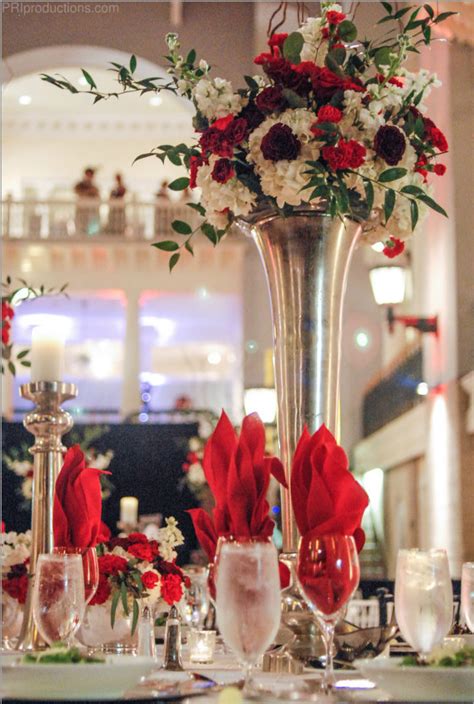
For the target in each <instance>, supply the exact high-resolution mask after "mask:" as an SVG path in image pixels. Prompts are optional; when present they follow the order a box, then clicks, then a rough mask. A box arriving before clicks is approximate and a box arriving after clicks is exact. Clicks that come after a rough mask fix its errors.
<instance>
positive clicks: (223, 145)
mask: <svg viewBox="0 0 474 704" xmlns="http://www.w3.org/2000/svg"><path fill="white" fill-rule="evenodd" d="M199 142H200V145H201V148H202V150H203V151H204V152H211V154H217V156H223V157H231V156H232V155H233V153H234V148H233V145H232V143H231V142H230V141H229V139H228V138H227V135H226V133H225V132H221V131H220V130H217V129H214V128H213V127H210V128H209V129H208V130H206V131H205V132H204V133H203V134H202V136H201V139H200V140H199Z"/></svg>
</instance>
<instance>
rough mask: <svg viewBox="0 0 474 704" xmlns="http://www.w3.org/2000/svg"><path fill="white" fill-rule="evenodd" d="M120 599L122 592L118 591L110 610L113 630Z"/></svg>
mask: <svg viewBox="0 0 474 704" xmlns="http://www.w3.org/2000/svg"><path fill="white" fill-rule="evenodd" d="M119 599H120V592H119V591H118V590H117V591H116V592H115V593H114V595H113V597H112V605H111V609H110V625H111V626H112V628H113V627H114V626H115V615H116V613H117V606H118V603H119Z"/></svg>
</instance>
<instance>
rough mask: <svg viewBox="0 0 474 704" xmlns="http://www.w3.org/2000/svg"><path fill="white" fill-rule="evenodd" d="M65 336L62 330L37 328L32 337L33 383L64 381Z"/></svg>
mask: <svg viewBox="0 0 474 704" xmlns="http://www.w3.org/2000/svg"><path fill="white" fill-rule="evenodd" d="M63 376H64V335H63V334H62V332H61V330H57V329H53V328H48V327H37V328H33V333H32V337H31V381H62V380H63Z"/></svg>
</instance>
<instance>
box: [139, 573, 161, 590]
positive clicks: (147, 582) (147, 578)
mask: <svg viewBox="0 0 474 704" xmlns="http://www.w3.org/2000/svg"><path fill="white" fill-rule="evenodd" d="M159 579H160V578H159V577H158V575H157V574H155V572H150V571H148V572H144V573H143V574H142V582H143V586H144V587H145V589H153V588H154V587H156V585H157V584H158V581H159Z"/></svg>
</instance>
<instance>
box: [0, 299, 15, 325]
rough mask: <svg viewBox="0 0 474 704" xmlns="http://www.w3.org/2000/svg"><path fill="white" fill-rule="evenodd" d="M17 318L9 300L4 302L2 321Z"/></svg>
mask: <svg viewBox="0 0 474 704" xmlns="http://www.w3.org/2000/svg"><path fill="white" fill-rule="evenodd" d="M14 317H15V311H14V310H13V308H12V307H11V305H10V304H9V303H8V301H7V300H5V299H4V300H2V320H11V319H12V318H14Z"/></svg>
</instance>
